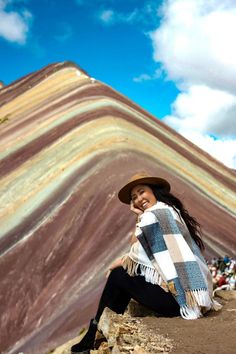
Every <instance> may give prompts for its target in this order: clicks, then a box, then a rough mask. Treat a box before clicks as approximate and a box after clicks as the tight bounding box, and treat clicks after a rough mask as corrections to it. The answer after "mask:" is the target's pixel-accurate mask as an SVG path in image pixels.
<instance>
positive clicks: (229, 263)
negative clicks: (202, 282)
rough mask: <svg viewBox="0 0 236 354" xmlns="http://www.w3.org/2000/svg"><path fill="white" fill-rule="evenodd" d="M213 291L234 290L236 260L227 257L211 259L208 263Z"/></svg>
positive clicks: (235, 285)
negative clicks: (219, 289) (218, 289)
mask: <svg viewBox="0 0 236 354" xmlns="http://www.w3.org/2000/svg"><path fill="white" fill-rule="evenodd" d="M208 266H209V269H210V271H211V274H212V279H213V287H214V289H217V288H221V289H226V290H236V284H235V283H236V260H235V259H233V258H232V257H229V256H227V255H226V256H224V257H219V258H213V259H212V260H211V261H210V262H208Z"/></svg>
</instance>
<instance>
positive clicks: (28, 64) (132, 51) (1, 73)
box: [0, 0, 178, 118]
mask: <svg viewBox="0 0 236 354" xmlns="http://www.w3.org/2000/svg"><path fill="white" fill-rule="evenodd" d="M5 4H6V6H5V10H4V11H5V12H6V13H10V12H17V13H18V14H20V15H21V17H22V19H24V20H25V23H26V24H27V26H28V32H25V35H24V36H22V37H23V39H22V40H18V41H17V40H15V41H10V40H6V38H4V37H3V36H2V38H0V52H1V67H0V80H2V81H4V83H5V84H9V83H10V82H12V81H14V80H16V79H17V78H19V77H22V76H24V75H26V74H28V73H30V72H32V71H35V70H37V69H40V68H41V67H43V66H45V65H47V64H50V63H53V62H59V61H65V60H70V61H73V62H75V63H76V64H78V65H80V66H81V67H82V68H83V69H84V70H86V71H87V72H88V73H89V74H90V75H91V76H92V77H95V78H96V79H98V80H101V81H103V82H105V83H107V84H109V85H111V86H112V87H113V88H115V89H117V90H118V91H120V92H122V93H123V94H125V95H126V96H128V97H129V98H131V99H132V100H133V101H135V102H136V103H138V104H139V105H141V106H142V107H144V108H145V109H147V110H148V111H149V112H151V113H152V114H154V115H155V116H157V117H158V118H162V117H163V116H165V115H166V114H169V113H170V104H171V102H172V101H173V100H174V98H175V97H176V94H177V91H178V90H177V88H176V86H175V84H174V83H173V82H170V81H167V80H164V79H158V80H156V79H148V80H147V79H146V80H145V77H144V79H143V80H142V78H141V79H140V81H141V82H139V81H138V82H137V81H135V78H136V80H137V78H139V77H140V75H142V73H143V72H144V73H145V74H146V75H149V76H150V77H151V76H153V75H154V73H155V71H156V69H157V68H158V64H157V63H155V62H154V60H153V58H152V55H153V48H152V41H151V39H150V37H149V35H148V32H149V31H152V30H154V29H155V28H156V27H157V25H158V22H159V18H158V16H157V9H158V7H159V6H160V5H161V1H155V2H150V1H143V0H139V1H134V0H120V1H113V0H110V1H109V0H107V1H99V0H90V1H88V0H87V1H79V0H68V1H65V0H57V1H56V0H25V1H23V0H22V1H20V0H18V1H11V2H10V1H9V2H8V4H7V1H6V2H5ZM148 4H149V5H150V10H149V11H150V13H149V12H148V10H147V5H148ZM145 9H146V10H145ZM145 11H146V12H145ZM25 13H26V14H27V15H26V16H25V15H24V14H25ZM117 14H119V16H117ZM132 14H133V15H132ZM129 16H131V17H132V16H133V18H129ZM22 35H23V34H22ZM2 54H3V55H2ZM138 80H139V79H138Z"/></svg>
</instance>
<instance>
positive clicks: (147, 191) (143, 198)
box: [131, 184, 157, 211]
mask: <svg viewBox="0 0 236 354" xmlns="http://www.w3.org/2000/svg"><path fill="white" fill-rule="evenodd" d="M131 200H132V202H133V203H134V207H135V208H138V209H140V210H142V211H144V210H146V209H148V208H151V207H152V206H153V205H154V204H156V202H157V199H156V197H155V195H154V194H153V191H152V190H151V188H150V187H149V186H146V185H145V184H139V185H137V186H135V187H134V188H133V189H132V191H131Z"/></svg>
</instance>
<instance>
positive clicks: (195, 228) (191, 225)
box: [148, 184, 205, 251]
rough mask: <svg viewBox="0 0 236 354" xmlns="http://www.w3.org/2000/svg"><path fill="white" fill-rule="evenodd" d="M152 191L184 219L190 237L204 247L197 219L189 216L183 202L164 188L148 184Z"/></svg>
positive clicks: (159, 199)
mask: <svg viewBox="0 0 236 354" xmlns="http://www.w3.org/2000/svg"><path fill="white" fill-rule="evenodd" d="M148 186H149V187H150V188H151V190H152V191H153V194H154V195H155V197H156V199H157V201H160V202H163V203H165V204H168V205H170V206H171V207H172V208H173V209H174V210H175V211H176V212H177V213H178V214H179V215H180V216H181V217H182V219H183V220H184V222H185V224H186V225H187V228H188V230H189V233H190V235H191V237H192V238H193V239H194V241H195V242H196V244H197V245H198V247H199V248H200V250H201V251H203V250H204V249H205V246H204V243H203V241H202V239H201V236H200V235H201V227H200V224H199V223H198V222H197V220H196V219H195V218H194V217H192V216H190V215H189V213H188V211H187V210H186V209H185V208H184V206H183V203H182V202H181V201H180V200H179V199H178V198H177V197H175V196H174V195H173V194H172V193H170V192H168V191H167V190H166V189H163V188H160V187H158V186H156V185H151V184H148Z"/></svg>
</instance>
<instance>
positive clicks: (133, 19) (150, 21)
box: [98, 1, 158, 29]
mask: <svg viewBox="0 0 236 354" xmlns="http://www.w3.org/2000/svg"><path fill="white" fill-rule="evenodd" d="M156 14H157V10H156V3H155V2H154V1H151V2H149V3H146V4H144V6H143V7H138V8H134V9H133V10H132V11H129V12H120V11H115V10H113V9H111V8H109V9H106V10H102V11H101V12H99V14H98V19H99V20H100V21H101V22H102V23H104V24H109V25H111V24H117V23H124V24H125V23H126V24H138V25H142V26H148V28H149V29H150V27H151V26H154V25H155V24H156V23H157V22H158V19H157V16H156Z"/></svg>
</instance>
